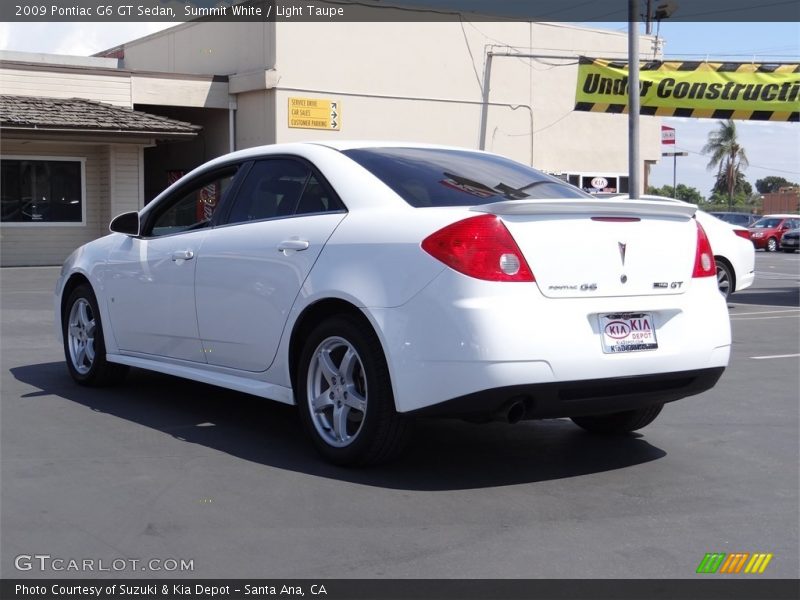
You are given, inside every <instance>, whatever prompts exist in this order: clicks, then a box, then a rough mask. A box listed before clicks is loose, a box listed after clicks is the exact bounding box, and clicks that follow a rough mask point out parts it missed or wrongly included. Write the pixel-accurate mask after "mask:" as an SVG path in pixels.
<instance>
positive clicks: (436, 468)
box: [11, 362, 666, 491]
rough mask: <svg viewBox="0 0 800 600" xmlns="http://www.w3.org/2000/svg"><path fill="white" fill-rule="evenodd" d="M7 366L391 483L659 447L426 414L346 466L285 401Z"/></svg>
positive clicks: (290, 465) (317, 466) (142, 418)
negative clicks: (326, 452) (84, 382)
mask: <svg viewBox="0 0 800 600" xmlns="http://www.w3.org/2000/svg"><path fill="white" fill-rule="evenodd" d="M11 373H12V374H13V375H14V377H15V378H16V379H18V380H19V381H21V382H24V383H26V384H28V385H31V386H33V387H35V388H37V389H38V390H39V391H35V392H30V393H28V394H25V395H23V396H22V398H23V399H30V400H31V401H35V400H36V398H37V397H42V396H51V395H52V396H55V397H57V398H62V399H64V400H67V401H70V402H76V403H78V404H81V405H84V406H86V407H89V408H91V409H92V410H95V411H100V412H103V413H107V414H110V415H113V416H115V417H119V418H121V419H126V420H128V421H132V422H134V423H137V424H139V425H143V426H146V427H150V428H153V429H156V430H158V431H162V432H164V433H167V434H169V435H172V436H173V437H175V438H177V439H179V440H183V441H185V442H188V443H192V444H201V445H203V446H206V447H208V448H212V449H215V450H218V451H219V452H224V453H226V454H229V455H232V456H236V457H238V458H240V459H243V460H248V461H252V462H255V463H260V464H264V465H269V466H272V467H277V468H281V469H287V470H291V471H296V472H300V473H307V474H310V475H315V476H319V477H328V478H332V479H338V480H342V481H349V482H353V483H358V484H362V485H371V486H378V487H386V488H391V489H408V490H437V491H438V490H451V489H470V488H482V487H493V486H505V485H515V484H521V483H533V482H537V481H546V480H552V479H562V478H568V477H576V476H580V475H585V474H591V473H598V472H603V471H610V470H615V469H622V468H625V467H630V466H633V465H637V464H641V463H646V462H649V461H653V460H656V459H659V458H661V457H663V456H665V455H666V452H664V451H663V450H661V449H660V448H657V447H655V446H652V445H651V444H649V443H648V442H647V441H645V440H644V439H642V437H641V436H640V435H638V434H629V435H626V436H620V437H616V438H603V437H601V436H594V435H590V434H587V433H585V432H583V431H582V430H581V429H579V428H578V427H576V426H575V425H573V424H572V423H571V422H570V421H568V420H561V419H558V420H549V421H530V422H524V423H519V424H517V425H507V424H504V423H488V424H481V425H473V424H470V423H466V422H463V421H460V420H428V421H418V422H417V424H416V427H415V430H414V435H413V437H412V440H411V443H410V444H409V447H408V448H407V450H406V452H405V453H404V454H403V456H402V457H401V458H400V459H399V460H397V461H395V462H392V463H389V464H385V465H381V466H378V467H371V468H363V469H345V468H340V467H336V466H332V465H329V464H327V463H324V462H323V461H322V459H321V458H319V457H318V456H317V454H316V452H315V451H314V449H313V448H312V446H311V443H310V441H309V440H307V439H306V436H305V434H304V432H303V431H302V428H301V425H300V422H299V420H298V419H297V416H296V414H295V408H294V407H291V406H286V405H281V404H278V403H276V402H270V401H266V400H262V399H260V398H255V397H253V396H249V395H247V394H240V393H237V392H233V391H229V390H225V389H222V388H218V387H214V386H211V385H205V384H201V383H196V382H192V381H187V380H184V379H180V378H177V377H171V376H168V375H161V374H159V373H151V372H148V371H142V370H139V369H132V370H131V372H130V373H129V375H128V378H127V379H126V382H125V384H124V385H121V386H117V387H113V388H104V389H96V388H84V387H81V386H78V385H77V384H75V383H73V381H72V380H71V379H70V377H69V376H68V374H67V372H66V367H65V366H64V364H63V363H60V362H50V363H42V364H36V365H26V366H21V367H16V368H12V369H11ZM209 423H213V424H214V426H213V427H212V426H208V424H209ZM87 435H91V432H87Z"/></svg>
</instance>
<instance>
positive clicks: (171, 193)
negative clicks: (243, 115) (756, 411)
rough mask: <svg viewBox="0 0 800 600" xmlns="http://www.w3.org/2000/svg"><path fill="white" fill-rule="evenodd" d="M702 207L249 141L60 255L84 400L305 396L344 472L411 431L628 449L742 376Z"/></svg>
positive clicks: (440, 150)
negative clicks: (529, 425) (420, 422)
mask: <svg viewBox="0 0 800 600" xmlns="http://www.w3.org/2000/svg"><path fill="white" fill-rule="evenodd" d="M209 200H213V201H209ZM694 212H695V208H694V207H693V206H690V205H686V204H684V203H680V204H676V203H674V202H663V201H651V200H617V199H607V200H598V199H595V198H592V197H590V196H588V195H587V194H585V193H583V192H582V191H580V190H578V189H576V188H575V187H573V186H570V185H568V184H565V183H564V182H562V181H560V180H558V179H556V178H554V177H550V176H548V175H545V174H543V173H541V172H539V171H536V170H535V169H532V168H531V167H528V166H526V165H523V164H520V163H517V162H514V161H512V160H509V159H507V158H504V157H501V156H497V155H494V154H489V153H485V152H476V151H470V150H463V149H458V148H447V147H440V146H412V145H409V144H407V143H394V144H386V143H384V144H376V143H374V142H358V143H356V142H351V143H345V142H331V143H295V144H277V145H273V146H262V147H256V148H249V149H247V150H242V151H239V152H235V153H233V154H229V155H226V156H222V157H219V158H217V159H215V160H213V161H211V162H209V163H206V164H205V165H203V166H201V167H198V168H197V169H195V170H194V171H192V172H191V173H189V174H187V175H185V176H184V177H183V178H181V179H180V180H179V181H177V182H176V183H174V184H173V185H172V186H170V187H169V188H167V189H166V190H165V191H164V192H162V193H161V194H160V195H159V196H158V197H157V198H156V199H155V200H153V201H152V202H151V203H149V204H148V205H147V206H146V207H145V208H143V209H142V210H141V211H139V212H138V213H137V212H130V213H125V214H122V215H119V216H117V217H116V218H115V219H114V220H113V221H112V222H111V225H110V229H111V231H112V232H113V233H111V234H110V235H108V236H106V237H104V238H101V239H99V240H95V241H92V242H89V243H88V244H85V245H84V246H82V247H81V248H79V249H78V250H76V251H75V252H74V253H73V254H72V255H71V256H70V257H69V258H67V260H66V262H65V264H64V266H63V268H62V270H61V274H60V276H59V279H58V283H57V287H56V296H55V317H56V327H57V330H58V335H59V338H60V339H61V341H62V343H63V346H64V354H65V357H66V363H67V368H68V370H69V373H70V375H71V376H72V378H73V379H74V380H75V381H77V382H78V383H80V384H84V385H102V384H109V383H113V382H118V381H120V380H121V379H122V378H123V377H124V375H125V370H126V369H127V368H128V367H130V366H133V367H139V368H144V369H151V370H154V371H159V372H162V373H168V374H172V375H176V376H179V377H185V378H188V379H193V380H196V381H201V382H205V383H210V384H214V385H218V386H221V387H225V388H229V389H233V390H238V391H242V392H246V393H250V394H254V395H257V396H262V397H265V398H270V399H273V400H277V401H280V402H285V403H288V404H295V405H297V407H298V411H299V415H300V420H301V422H302V424H303V426H304V428H305V430H306V432H307V433H308V436H309V438H310V439H311V441H312V442H313V444H314V446H315V447H316V448H317V450H318V451H319V452H320V453H321V454H322V455H323V456H324V457H325V458H327V459H328V460H330V461H332V462H334V463H337V464H348V465H352V464H365V463H375V462H380V461H383V460H386V459H388V458H390V457H392V456H394V455H395V454H397V453H398V452H399V450H400V449H401V448H402V445H403V441H404V440H405V439H407V433H408V431H409V429H408V425H409V422H410V420H411V419H412V418H413V417H414V416H418V415H419V416H423V415H424V416H459V417H465V418H470V419H472V420H505V421H506V422H510V423H511V422H516V421H519V420H521V419H539V418H557V417H569V418H571V419H572V420H573V421H574V422H575V423H576V424H577V425H579V426H580V427H582V428H584V429H586V430H589V431H592V432H597V433H605V434H615V433H624V432H629V431H633V430H635V429H640V428H642V427H644V426H646V425H648V424H649V423H651V422H652V421H653V420H654V419H655V418H656V417H657V416H658V414H659V413H660V411H661V408H662V407H663V405H664V403H666V402H672V401H674V400H679V399H681V398H684V397H687V396H691V395H694V394H698V393H700V392H703V391H705V390H707V389H709V388H711V387H712V386H713V385H715V383H716V382H717V380H718V379H719V377H720V376H721V375H722V372H723V371H724V369H725V367H726V366H727V364H728V359H729V355H730V344H731V334H730V321H729V317H728V311H727V309H726V306H725V302H724V300H723V298H722V296H720V294H719V293H718V291H717V284H716V278H715V274H716V267H715V262H714V256H713V252H712V248H711V244H710V243H709V240H708V237H707V235H706V233H705V230H704V229H703V227H702V226H701V225H700V223H699V222H697V221H696V220H695V219H693V218H692V215H693V214H694ZM565 231H568V232H569V243H565V239H564V232H565ZM265 443H269V442H268V441H265Z"/></svg>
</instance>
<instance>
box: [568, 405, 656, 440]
mask: <svg viewBox="0 0 800 600" xmlns="http://www.w3.org/2000/svg"><path fill="white" fill-rule="evenodd" d="M662 408H664V405H663V404H654V405H653V406H648V407H646V408H640V409H638V410H627V411H625V412H618V413H611V414H609V415H596V416H591V417H572V422H573V423H575V424H576V425H578V426H579V427H582V428H583V429H585V430H586V431H591V432H592V433H604V434H616V433H629V432H631V431H635V430H637V429H641V428H642V427H646V426H647V425H649V424H650V423H652V422H653V421H655V419H656V417H657V416H658V414H659V413H660V412H661V409H662Z"/></svg>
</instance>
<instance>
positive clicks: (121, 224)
mask: <svg viewBox="0 0 800 600" xmlns="http://www.w3.org/2000/svg"><path fill="white" fill-rule="evenodd" d="M108 229H109V230H110V231H113V232H115V233H124V234H125V235H132V236H137V235H139V213H138V212H126V213H122V214H121V215H117V216H116V217H114V219H113V220H112V221H111V224H110V225H109V226H108Z"/></svg>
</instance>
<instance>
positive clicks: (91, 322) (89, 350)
mask: <svg viewBox="0 0 800 600" xmlns="http://www.w3.org/2000/svg"><path fill="white" fill-rule="evenodd" d="M81 308H83V309H85V315H84V319H83V320H84V321H87V323H82V322H81V321H82V319H81V318H80V312H81ZM71 326H74V327H76V329H74V331H75V334H74V335H72V334H70V331H71V329H70V327H71ZM61 333H62V338H63V340H64V358H65V359H66V361H67V369H68V370H69V374H70V375H71V376H72V378H73V379H74V380H75V381H76V382H77V383H79V384H81V385H86V386H91V387H102V386H108V385H114V384H116V383H119V382H121V381H122V380H123V379H124V378H125V375H126V374H127V372H128V367H126V366H125V365H118V364H114V363H110V362H108V361H107V360H106V345H105V340H104V338H103V324H102V322H101V320H100V311H99V310H98V308H97V298H95V295H94V292H93V291H92V288H91V286H89V285H88V284H85V283H84V284H81V285H79V286H78V287H76V288H75V289H74V290H72V293H71V294H70V295H69V298H67V302H66V304H65V305H64V313H63V314H62V315H61ZM80 347H83V348H84V351H83V353H82V354H81V352H80V350H79V348H80ZM81 356H83V358H82V359H81ZM92 356H93V357H92Z"/></svg>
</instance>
